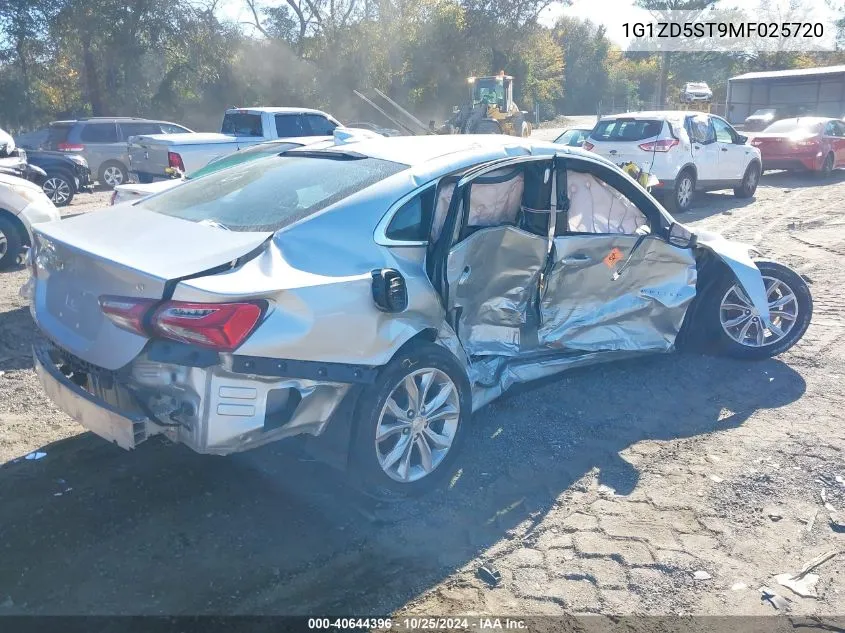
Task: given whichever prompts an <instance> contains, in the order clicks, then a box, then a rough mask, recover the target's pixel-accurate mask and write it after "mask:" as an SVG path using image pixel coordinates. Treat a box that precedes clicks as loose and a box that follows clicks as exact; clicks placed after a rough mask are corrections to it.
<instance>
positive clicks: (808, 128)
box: [765, 119, 823, 132]
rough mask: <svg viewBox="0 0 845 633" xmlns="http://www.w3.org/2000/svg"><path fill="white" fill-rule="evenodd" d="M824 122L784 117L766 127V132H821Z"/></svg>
mask: <svg viewBox="0 0 845 633" xmlns="http://www.w3.org/2000/svg"><path fill="white" fill-rule="evenodd" d="M822 125H823V123H821V122H819V121H802V120H801V119H798V120H797V121H796V120H795V119H783V120H781V121H775V122H774V123H772V124H771V125H770V126H769V127H767V128H766V129H765V131H766V132H795V131H798V130H801V131H803V132H821V129H822Z"/></svg>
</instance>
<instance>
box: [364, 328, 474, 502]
mask: <svg viewBox="0 0 845 633" xmlns="http://www.w3.org/2000/svg"><path fill="white" fill-rule="evenodd" d="M424 369H435V370H439V371H440V372H443V373H444V374H446V375H447V376H448V377H449V379H450V380H451V381H452V383H453V384H454V385H455V386H456V387H457V396H458V402H459V408H460V412H459V414H458V424H457V430H456V432H455V435H454V438H453V441H452V443H451V446H450V447H449V449H448V451H447V452H446V454H445V455H444V456H443V458H442V460H441V461H440V463H439V464H437V465H436V466H435V468H434V469H433V470H432V472H430V473H429V474H428V475H424V476H422V477H421V478H420V479H417V480H416V481H410V482H407V483H406V482H401V481H398V480H395V479H393V478H392V477H391V476H389V475H388V474H387V473H386V472H385V471H384V470H383V469H382V467H381V464H380V463H379V458H378V454H377V451H376V441H375V438H376V430H377V428H378V424H379V420H380V417H381V414H382V410H383V409H384V408H385V406H386V403H387V400H388V398H389V397H391V395H392V394H393V392H394V389H396V388H397V387H398V386H399V385H400V384H401V383H402V381H403V380H404V379H405V378H406V377H407V376H409V375H412V374H413V373H414V372H417V371H420V370H424ZM435 395H436V394H435ZM471 414H472V396H471V389H470V384H469V380H468V379H467V376H466V373H465V372H464V369H463V367H462V366H461V365H460V364H459V363H458V361H457V359H456V358H455V357H454V356H453V355H452V354H451V353H450V352H449V351H448V350H446V349H445V348H443V347H441V346H439V345H435V344H434V343H419V344H414V345H410V346H408V348H407V349H405V350H402V351H400V352H399V353H398V354H397V355H396V356H395V357H394V358H393V360H391V361H390V363H388V364H387V365H386V366H385V367H384V368H383V369H382V371H381V372H380V373H379V376H378V378H377V380H376V382H375V383H374V384H373V385H369V386H368V387H367V388H366V389H365V391H364V393H363V394H362V395H361V399H360V401H359V403H358V407H357V412H356V416H355V418H356V419H355V428H354V430H353V436H352V442H351V445H350V464H351V466H352V469H353V472H354V473H355V475H356V476H357V478H358V479H359V483H360V485H362V486H363V487H364V489H365V490H366V491H367V492H369V493H372V494H373V495H375V496H378V497H393V498H396V497H412V496H416V495H419V494H422V493H424V492H427V491H429V490H431V489H433V488H435V487H436V486H437V485H438V484H439V483H441V482H442V481H443V479H444V478H446V477H448V476H450V475H451V474H452V465H453V464H454V461H455V459H456V458H457V457H458V454H459V453H460V450H461V447H462V444H463V441H464V437H465V436H466V427H467V424H468V423H469V418H470V415H471ZM432 424H434V423H432ZM397 443H398V440H397ZM411 450H412V459H413V456H414V454H416V458H417V461H418V460H419V449H417V448H412V449H411Z"/></svg>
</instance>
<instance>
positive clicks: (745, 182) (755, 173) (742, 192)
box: [734, 163, 760, 198]
mask: <svg viewBox="0 0 845 633" xmlns="http://www.w3.org/2000/svg"><path fill="white" fill-rule="evenodd" d="M759 183H760V165H758V164H757V163H751V164H750V165H749V166H748V168H747V169H746V170H745V175H744V176H743V177H742V182H741V183H740V185H739V187H735V188H734V195H735V196H736V197H737V198H750V197H752V196H753V195H754V192H755V191H757V185H758V184H759Z"/></svg>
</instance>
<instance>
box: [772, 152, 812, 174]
mask: <svg viewBox="0 0 845 633" xmlns="http://www.w3.org/2000/svg"><path fill="white" fill-rule="evenodd" d="M763 169H764V170H765V169H798V170H807V171H815V170H817V169H821V162H820V160H819V159H818V158H817V157H816V156H815V155H813V156H806V157H796V158H764V159H763Z"/></svg>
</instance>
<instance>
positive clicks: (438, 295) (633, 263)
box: [31, 135, 812, 494]
mask: <svg viewBox="0 0 845 633" xmlns="http://www.w3.org/2000/svg"><path fill="white" fill-rule="evenodd" d="M34 230H35V235H36V237H35V246H34V248H33V252H32V257H31V265H32V274H33V279H34V281H33V284H34V288H33V303H32V313H33V315H34V318H35V320H36V322H37V324H38V326H39V328H40V329H41V331H42V332H43V333H44V335H45V339H46V342H45V343H42V344H39V345H37V346H36V347H35V350H34V353H35V361H36V363H35V366H36V369H37V372H38V375H39V377H40V379H41V382H42V384H43V386H44V389H45V390H46V392H47V394H48V395H49V396H50V398H51V399H52V400H53V401H54V402H55V403H56V404H57V405H58V406H59V407H61V408H62V409H63V410H64V411H66V412H67V413H68V414H70V415H71V416H73V417H74V418H75V419H77V420H78V421H79V422H80V423H81V424H82V425H83V426H84V427H86V428H88V429H90V430H91V431H93V432H95V433H97V434H99V435H101V436H103V437H104V438H106V439H108V440H110V441H112V442H115V443H117V444H118V445H120V446H122V447H124V448H127V449H131V448H134V447H136V446H138V445H139V444H140V443H141V442H143V441H144V440H146V439H147V438H148V437H150V436H152V435H156V434H161V435H164V436H166V437H168V438H170V439H171V440H173V441H174V442H182V443H184V444H186V445H188V446H189V447H191V448H192V449H194V450H196V451H199V452H201V453H215V454H227V453H233V452H237V451H243V450H247V449H250V448H253V447H256V446H259V445H262V444H265V443H268V442H272V441H275V440H279V439H281V438H286V437H289V436H294V435H305V436H309V437H308V442H307V443H308V444H310V445H311V446H312V447H313V448H314V449H315V452H316V453H318V454H320V455H323V456H326V458H327V460H329V461H331V462H332V463H335V464H337V465H340V466H342V467H344V468H348V469H349V471H350V472H351V473H353V474H354V478H353V479H354V480H356V481H359V482H361V483H362V485H365V486H368V487H369V488H371V489H374V490H378V491H387V492H390V493H393V494H396V493H399V494H402V493H415V492H419V491H421V490H423V489H426V488H428V487H430V486H432V485H434V484H435V483H436V482H438V481H439V480H441V478H443V477H445V476H447V475H449V474H450V473H452V472H454V467H455V460H456V459H457V458H458V454H459V450H460V445H461V442H462V440H463V438H464V436H465V434H466V433H465V432H466V428H467V425H469V424H470V423H471V420H470V417H471V414H472V412H473V411H475V410H477V409H478V408H479V407H482V406H483V405H485V404H486V403H488V402H490V401H491V400H493V399H495V398H497V397H498V396H500V395H501V394H502V393H503V392H505V391H506V390H507V389H508V388H509V387H511V386H512V385H514V384H517V383H523V382H528V381H532V380H535V379H538V378H541V377H546V376H550V375H552V374H557V373H558V372H561V371H563V370H565V369H567V368H570V367H575V366H580V365H587V364H591V363H598V362H603V361H608V360H613V359H617V358H620V357H628V356H632V355H638V354H643V353H651V352H655V353H660V352H669V351H672V350H675V349H708V350H716V349H718V350H720V351H723V352H724V353H727V354H730V355H733V356H736V357H740V358H749V359H754V358H764V357H769V356H772V355H775V354H779V353H781V352H783V351H785V350H786V349H788V348H789V347H791V346H792V345H793V344H794V343H795V342H796V341H798V340H799V339H800V338H801V336H802V335H803V334H804V332H805V331H806V328H807V326H808V324H809V321H810V317H811V313H812V300H811V297H810V293H809V290H808V288H807V285H806V284H805V282H804V280H803V279H802V278H801V277H800V276H799V275H798V274H796V273H795V272H793V271H792V270H790V269H789V268H787V267H786V266H783V265H781V264H777V263H774V262H769V261H756V262H755V261H754V260H752V258H751V256H750V254H749V247H747V246H743V245H741V244H737V243H733V242H729V241H726V240H725V239H723V238H721V237H720V236H718V235H715V234H698V235H696V234H694V233H692V232H691V231H690V230H689V229H687V228H686V227H684V226H683V225H681V224H679V223H677V222H675V221H674V220H673V219H672V217H671V216H670V215H669V214H668V213H667V212H666V211H665V210H664V209H663V208H662V207H661V206H660V205H659V204H658V203H657V202H656V201H655V199H654V198H652V197H651V195H650V194H649V193H648V192H646V190H644V189H643V188H641V187H640V186H639V185H638V184H636V183H635V182H634V181H633V180H631V179H630V178H629V177H628V176H627V175H625V174H624V173H623V172H622V171H621V170H620V169H619V168H617V167H616V166H614V165H613V164H612V163H610V162H608V161H606V160H605V159H603V158H601V157H598V156H596V155H594V154H591V153H587V152H584V151H582V150H580V149H578V148H568V147H561V146H560V145H554V144H552V143H544V142H539V141H538V142H534V141H530V140H528V139H515V138H512V137H506V136H499V135H484V136H480V137H475V136H460V135H455V136H446V137H442V136H430V137H394V138H380V139H372V140H366V141H356V142H348V143H343V142H340V143H338V144H335V145H332V146H329V147H325V148H320V149H313V148H309V147H307V146H306V147H302V148H295V149H290V150H288V151H284V152H282V153H280V154H279V155H277V156H271V157H268V158H263V159H259V160H256V161H251V162H249V163H244V164H240V165H236V166H233V167H231V168H228V169H224V170H221V171H218V172H216V173H214V174H211V175H209V176H206V177H203V178H198V179H196V180H193V181H188V182H186V183H185V184H183V185H181V186H179V187H177V188H175V189H171V190H169V191H166V192H164V193H161V194H158V195H155V196H151V197H149V198H145V199H143V200H141V201H138V202H135V203H133V204H124V205H117V206H115V207H112V209H111V210H109V211H101V212H99V213H92V214H87V215H82V216H78V217H75V218H72V219H69V220H67V221H64V222H58V223H54V224H46V225H41V226H36V227H35V229H34Z"/></svg>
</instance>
